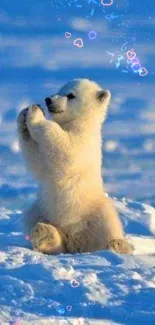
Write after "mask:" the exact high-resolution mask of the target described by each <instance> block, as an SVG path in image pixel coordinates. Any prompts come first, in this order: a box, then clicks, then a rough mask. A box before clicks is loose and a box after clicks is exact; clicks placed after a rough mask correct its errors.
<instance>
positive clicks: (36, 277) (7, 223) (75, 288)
mask: <svg viewBox="0 0 155 325" xmlns="http://www.w3.org/2000/svg"><path fill="white" fill-rule="evenodd" d="M115 204H116V206H117V209H118V210H119V213H120V216H121V219H122V222H123V224H124V228H125V232H126V234H127V237H128V240H129V241H130V242H131V244H132V245H133V247H134V254H133V255H126V256H120V255H117V254H114V253H112V252H110V251H98V252H94V253H91V254H90V253H87V254H76V255H69V254H67V255H63V254H61V255H59V256H48V255H43V254H41V253H38V252H34V251H32V250H31V246H30V242H29V240H27V237H25V235H24V233H23V229H22V224H21V219H22V211H19V210H15V211H11V210H8V209H5V208H1V209H0V229H1V230H0V247H1V251H0V288H1V295H0V324H4V325H10V324H12V325H28V324H29V325H30V324H32V325H58V324H59V325H64V324H68V325H69V324H73V325H86V324H92V325H94V324H95V325H104V324H106V325H110V324H129V325H130V324H153V323H154V320H155V310H154V301H155V257H154V255H155V239H154V234H155V209H154V208H153V207H151V206H148V205H146V204H141V203H139V202H132V201H131V200H127V199H122V200H119V201H118V200H115Z"/></svg>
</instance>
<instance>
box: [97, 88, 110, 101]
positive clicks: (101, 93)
mask: <svg viewBox="0 0 155 325" xmlns="http://www.w3.org/2000/svg"><path fill="white" fill-rule="evenodd" d="M108 97H109V98H110V97H111V94H110V91H109V90H103V89H102V90H99V91H98V92H97V94H96V98H97V100H98V101H99V102H101V103H102V102H103V101H104V100H105V99H107V98H108Z"/></svg>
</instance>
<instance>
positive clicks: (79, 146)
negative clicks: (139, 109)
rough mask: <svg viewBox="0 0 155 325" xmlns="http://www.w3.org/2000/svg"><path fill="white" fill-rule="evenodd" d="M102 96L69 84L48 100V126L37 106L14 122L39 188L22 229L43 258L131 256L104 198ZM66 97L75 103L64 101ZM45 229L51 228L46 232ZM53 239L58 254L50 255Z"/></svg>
mask: <svg viewBox="0 0 155 325" xmlns="http://www.w3.org/2000/svg"><path fill="white" fill-rule="evenodd" d="M101 90H102V88H101V87H100V86H99V85H97V84H96V83H95V82H92V81H90V80H87V79H81V80H73V81H72V82H70V83H68V84H67V85H65V86H64V87H63V88H61V90H60V91H59V93H58V94H57V95H55V96H52V100H53V102H54V104H55V105H56V107H58V109H59V110H61V113H57V114H53V115H52V120H47V119H46V118H45V116H44V114H43V112H42V110H41V109H40V108H39V107H38V106H37V105H33V106H32V107H29V108H28V111H27V113H26V112H25V111H22V112H21V113H20V115H19V117H18V126H19V135H20V141H21V147H22V150H23V153H24V156H25V159H26V162H27V163H28V166H29V168H30V169H31V171H32V173H33V174H34V175H35V177H36V178H37V179H38V181H39V184H40V187H39V192H38V197H37V201H36V202H35V203H34V205H33V207H32V208H31V209H30V210H29V212H27V215H26V217H25V223H26V226H27V230H28V231H32V234H31V239H32V245H33V247H34V248H35V249H38V250H40V251H43V252H45V253H55V252H60V251H62V252H64V251H66V252H73V253H74V252H84V251H93V250H97V249H102V248H103V249H106V248H107V249H113V250H116V251H118V252H121V253H122V252H131V249H130V247H129V245H128V244H127V242H126V241H125V239H124V233H123V229H122V225H121V222H120V220H119V218H118V216H117V213H116V210H115V208H114V206H113V203H112V201H111V199H109V198H107V197H106V196H105V195H104V188H103V181H102V177H101V161H102V155H101V124H102V123H103V121H104V120H105V117H106V112H107V107H108V104H109V102H110V97H111V95H110V92H108V91H107V92H106V96H105V98H102V99H101V100H98V99H97V98H96V94H97V93H98V91H101ZM70 92H72V93H74V95H75V96H76V98H75V99H72V100H68V99H67V97H66V95H67V94H68V93H70ZM24 112H25V113H24ZM24 114H25V115H26V126H25V124H23V120H24V119H25V117H24ZM48 223H49V224H51V225H52V226H54V227H53V228H52V227H51V228H50V229H49V228H48V226H47V224H48ZM49 227H50V225H49ZM54 228H56V229H55V232H54V235H53V238H54V239H52V241H51V242H50V245H49V241H50V238H52V237H50V236H52V235H51V233H52V231H53V229H54ZM43 229H44V230H43ZM48 229H49V230H48ZM49 233H50V236H49ZM55 234H56V236H55ZM56 237H57V240H58V243H57V245H56V247H58V246H59V248H58V249H57V250H55V249H53V250H52V248H51V246H52V245H53V240H54V241H55V240H56V239H55V238H56ZM38 238H39V241H40V242H41V243H42V245H39V244H38ZM119 240H120V241H119ZM114 241H117V244H118V241H119V242H120V243H123V245H124V243H125V246H126V249H124V248H121V247H124V246H122V244H118V246H120V249H118V247H117V248H116V246H117V245H115V244H112V245H111V244H110V243H113V242H114ZM60 242H61V245H59V243H60ZM62 243H63V244H62ZM43 247H44V248H43ZM46 247H48V248H47V249H46ZM49 247H50V248H49ZM54 247H55V245H54Z"/></svg>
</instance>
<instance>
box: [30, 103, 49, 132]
mask: <svg viewBox="0 0 155 325" xmlns="http://www.w3.org/2000/svg"><path fill="white" fill-rule="evenodd" d="M44 120H45V113H44V110H43V108H42V107H41V106H40V105H38V104H36V105H32V106H29V108H28V113H27V118H26V124H27V126H28V127H29V125H32V124H34V123H38V122H40V121H44Z"/></svg>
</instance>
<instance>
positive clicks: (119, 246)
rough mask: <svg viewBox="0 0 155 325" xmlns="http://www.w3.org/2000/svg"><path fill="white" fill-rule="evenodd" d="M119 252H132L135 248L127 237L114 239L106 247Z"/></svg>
mask: <svg viewBox="0 0 155 325" xmlns="http://www.w3.org/2000/svg"><path fill="white" fill-rule="evenodd" d="M106 249H108V250H112V251H114V252H115V253H118V254H132V253H133V249H132V247H131V245H130V244H129V243H128V242H127V240H126V239H113V240H112V241H111V242H110V243H109V244H108V245H107V247H106Z"/></svg>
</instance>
